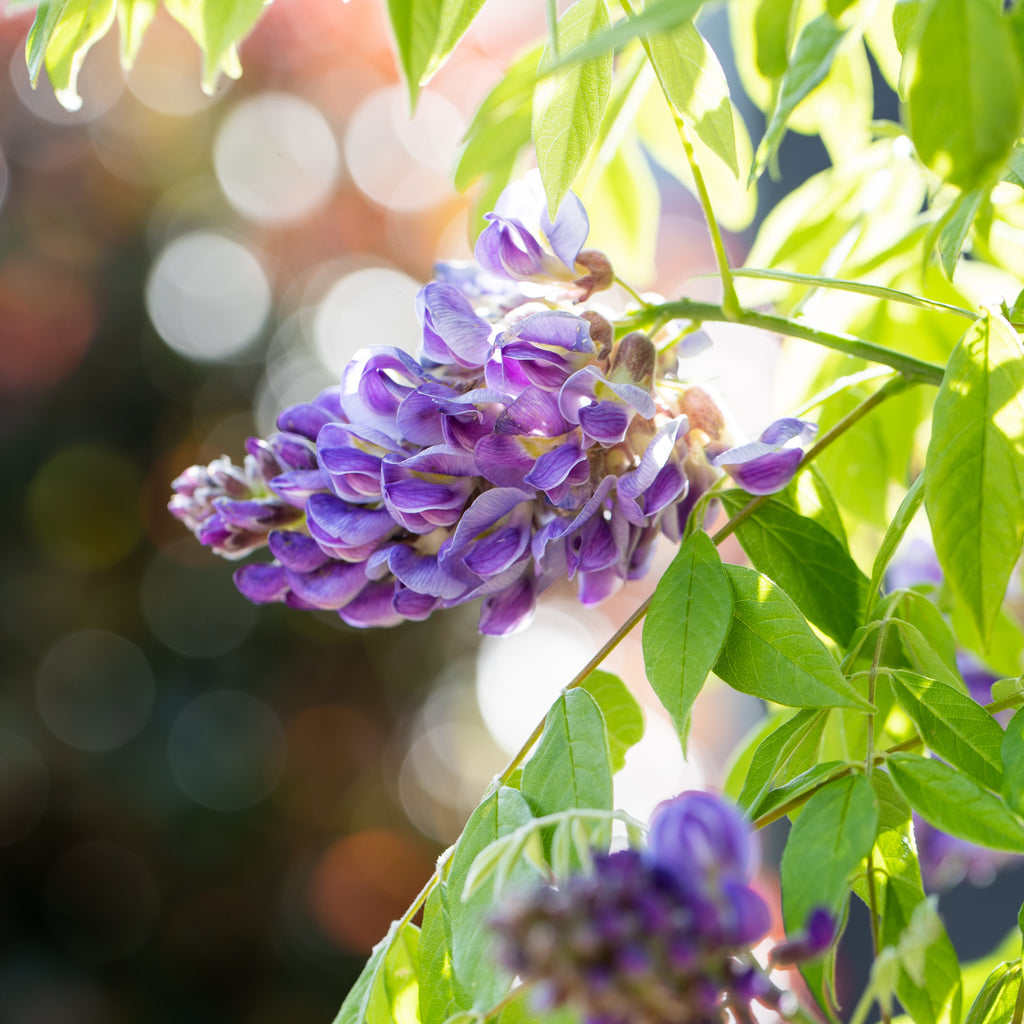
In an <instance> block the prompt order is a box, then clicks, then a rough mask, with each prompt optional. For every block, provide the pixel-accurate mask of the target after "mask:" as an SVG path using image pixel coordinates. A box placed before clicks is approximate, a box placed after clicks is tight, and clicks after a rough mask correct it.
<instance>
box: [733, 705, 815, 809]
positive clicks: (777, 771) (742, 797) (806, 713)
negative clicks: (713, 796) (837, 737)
mask: <svg viewBox="0 0 1024 1024" xmlns="http://www.w3.org/2000/svg"><path fill="white" fill-rule="evenodd" d="M827 717H828V712H827V711H815V710H814V709H813V708H805V709H804V710H802V711H798V712H797V713H796V714H795V715H793V716H792V717H790V718H789V719H787V720H786V721H785V722H782V723H781V724H780V723H776V724H775V725H774V726H773V728H772V729H771V731H770V732H769V733H768V734H767V735H766V736H765V737H764V739H763V740H762V741H761V743H760V745H759V746H758V747H757V749H756V750H755V751H754V756H753V757H752V758H751V761H750V766H749V768H748V769H747V772H746V777H745V779H744V781H743V787H742V789H741V790H740V792H739V794H738V795H737V797H736V802H737V803H738V804H739V806H740V807H742V808H743V809H744V810H750V809H751V808H753V807H756V806H757V805H758V804H759V803H760V801H761V798H762V797H763V796H764V794H765V792H767V790H768V789H769V788H770V786H771V784H772V782H773V781H774V780H775V779H776V778H779V777H781V778H782V779H783V781H788V780H789V778H790V777H792V775H796V774H799V773H800V772H801V771H803V770H804V769H805V768H806V767H808V766H807V765H806V764H804V763H802V762H801V763H800V765H799V767H798V768H797V771H795V772H793V771H792V770H791V764H792V762H793V761H794V760H796V758H795V755H796V754H797V751H799V750H800V749H801V748H803V747H804V746H805V745H808V744H809V745H810V746H811V747H812V754H813V753H816V750H817V742H818V740H819V739H820V737H821V730H822V729H823V728H824V726H825V722H826V720H827Z"/></svg>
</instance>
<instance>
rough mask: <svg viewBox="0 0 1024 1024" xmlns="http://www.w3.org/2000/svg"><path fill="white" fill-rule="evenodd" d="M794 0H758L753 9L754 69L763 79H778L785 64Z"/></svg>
mask: <svg viewBox="0 0 1024 1024" xmlns="http://www.w3.org/2000/svg"><path fill="white" fill-rule="evenodd" d="M795 6H796V0H760V3H758V5H757V10H756V11H755V12H754V41H755V51H754V53H755V60H756V63H757V70H758V71H760V72H761V74H762V75H764V76H765V77H766V78H781V77H782V75H783V74H785V72H786V68H787V67H789V44H790V41H791V38H790V36H791V32H792V27H793V8H794V7H795Z"/></svg>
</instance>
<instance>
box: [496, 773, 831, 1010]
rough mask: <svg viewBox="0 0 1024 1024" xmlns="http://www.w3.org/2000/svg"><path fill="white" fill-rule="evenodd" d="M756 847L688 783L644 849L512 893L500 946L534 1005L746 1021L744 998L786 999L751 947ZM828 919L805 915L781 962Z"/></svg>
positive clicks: (810, 950)
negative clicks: (807, 919) (530, 989)
mask: <svg viewBox="0 0 1024 1024" xmlns="http://www.w3.org/2000/svg"><path fill="white" fill-rule="evenodd" d="M755 865H756V852H755V850H754V846H753V843H752V839H751V836H750V834H749V832H748V830H747V827H746V825H745V824H744V822H743V820H742V819H741V818H740V816H739V815H738V813H737V812H736V811H735V810H734V809H733V808H732V807H730V806H729V805H727V804H725V803H724V802H723V801H721V800H719V799H717V798H716V797H713V796H711V795H709V794H706V793H696V792H691V793H683V794H682V795H681V796H679V797H677V798H676V799H675V800H673V801H669V802H668V803H666V804H663V805H662V806H661V807H660V808H659V810H658V811H657V812H656V815H655V818H654V821H653V822H652V828H651V835H650V841H649V844H648V846H647V848H646V849H645V850H643V851H638V850H632V849H630V850H621V851H618V852H616V853H613V854H611V855H609V856H600V857H596V858H595V860H594V864H593V869H592V871H590V872H588V873H586V874H579V875H574V876H572V877H570V878H569V879H568V880H566V882H565V883H564V884H563V885H561V886H560V887H559V888H553V887H549V886H544V887H538V888H537V889H535V890H533V891H528V892H522V893H519V894H517V895H516V896H515V897H514V898H513V899H511V900H510V901H509V903H508V904H507V905H506V906H505V907H504V908H503V909H502V911H501V912H500V913H499V914H497V915H495V917H494V918H493V919H492V927H494V928H495V929H496V930H497V932H498V934H499V938H500V945H499V951H500V952H499V955H500V958H501V960H502V962H503V963H504V964H505V966H506V967H507V968H508V969H509V970H511V971H512V972H513V973H515V974H516V975H518V976H519V977H520V978H521V979H522V981H523V982H525V983H532V984H533V986H534V987H535V993H534V994H535V998H536V1000H537V1001H538V1003H539V1004H540V1005H541V1006H544V1007H553V1006H557V1005H561V1004H563V1003H569V1004H572V1005H574V1006H576V1007H577V1008H579V1009H580V1010H582V1012H583V1014H584V1016H585V1019H586V1021H587V1022H588V1024H724V1022H725V1021H726V1020H728V1019H729V1018H728V1017H727V1016H726V1014H727V1012H728V1013H731V1014H732V1019H733V1020H735V1021H738V1022H748V1021H753V1019H754V1018H753V1016H752V1012H751V1003H752V1002H755V1001H756V1002H759V1003H761V1004H762V1005H764V1006H768V1007H771V1008H773V1009H779V1008H780V1007H782V1008H785V1003H786V1001H787V998H786V994H785V993H783V992H782V991H780V990H779V989H778V988H777V987H776V986H775V985H774V983H773V982H772V981H771V980H770V979H769V977H768V975H767V974H766V973H765V971H764V969H763V968H762V967H761V966H760V965H759V964H758V963H757V961H756V960H755V959H754V958H753V956H752V954H751V952H750V947H751V946H752V945H753V944H754V943H756V942H757V941H758V940H760V939H761V938H762V937H763V936H764V934H765V933H766V932H767V930H768V926H769V915H768V908H767V906H766V905H765V904H764V901H763V900H762V899H761V897H760V896H758V895H757V893H755V892H754V891H753V889H751V888H750V886H749V884H748V883H749V881H750V876H751V873H752V871H753V870H754V867H755ZM833 931H834V922H833V921H832V918H831V916H830V915H829V914H828V913H827V912H824V911H816V912H815V914H813V915H812V920H811V927H810V928H809V932H808V935H807V936H804V937H801V938H799V939H797V940H796V941H794V942H789V943H786V944H784V945H783V946H780V947H777V952H778V953H779V957H778V958H775V959H776V962H778V963H793V962H795V961H797V960H799V959H807V958H809V957H811V956H816V955H819V954H820V953H822V952H823V951H824V950H825V949H827V948H828V946H829V945H830V944H831V942H832V939H833Z"/></svg>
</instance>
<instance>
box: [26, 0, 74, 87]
mask: <svg viewBox="0 0 1024 1024" xmlns="http://www.w3.org/2000/svg"><path fill="white" fill-rule="evenodd" d="M69 3H70V0H39V6H38V7H37V8H36V16H35V20H34V21H33V22H32V27H31V28H30V29H29V32H28V39H27V40H26V42H25V63H26V64H27V65H28V77H29V81H30V82H31V83H32V84H33V85H35V84H36V82H38V81H39V73H40V72H41V71H42V70H43V59H44V58H45V56H46V47H47V46H48V45H49V43H50V39H51V38H52V37H53V31H54V29H55V28H56V27H57V25H58V23H59V22H60V19H61V16H62V15H63V14H64V9H65V8H66V7H67V6H68V4H69Z"/></svg>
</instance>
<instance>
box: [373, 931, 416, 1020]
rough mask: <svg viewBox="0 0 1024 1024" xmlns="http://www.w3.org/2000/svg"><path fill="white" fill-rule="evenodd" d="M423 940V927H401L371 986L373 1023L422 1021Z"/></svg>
mask: <svg viewBox="0 0 1024 1024" xmlns="http://www.w3.org/2000/svg"><path fill="white" fill-rule="evenodd" d="M419 943H420V930H419V928H417V927H416V926H415V925H414V924H405V925H403V926H402V927H401V928H400V929H399V931H398V934H397V935H396V936H395V938H394V940H393V941H392V943H391V945H390V947H389V948H388V951H387V954H386V955H385V957H384V966H383V970H381V971H380V972H379V974H378V975H377V978H376V980H375V982H374V984H373V986H372V987H371V989H370V998H369V1002H368V1004H367V1007H366V1019H367V1021H369V1022H370V1024H378V1022H379V1024H419V977H418V974H417V965H418V962H419Z"/></svg>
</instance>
